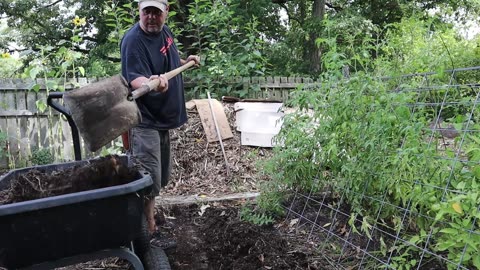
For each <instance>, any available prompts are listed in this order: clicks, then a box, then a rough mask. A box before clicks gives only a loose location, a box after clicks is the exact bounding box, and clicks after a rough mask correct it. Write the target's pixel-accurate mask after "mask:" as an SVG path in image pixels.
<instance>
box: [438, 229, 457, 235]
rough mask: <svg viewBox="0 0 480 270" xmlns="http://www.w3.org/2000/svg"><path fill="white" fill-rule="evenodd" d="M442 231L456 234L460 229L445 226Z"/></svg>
mask: <svg viewBox="0 0 480 270" xmlns="http://www.w3.org/2000/svg"><path fill="white" fill-rule="evenodd" d="M440 232H441V233H446V234H454V235H456V234H457V233H458V230H456V229H452V228H445V229H441V230H440Z"/></svg>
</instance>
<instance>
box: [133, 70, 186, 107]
mask: <svg viewBox="0 0 480 270" xmlns="http://www.w3.org/2000/svg"><path fill="white" fill-rule="evenodd" d="M193 65H195V61H193V60H191V61H188V63H186V64H185V65H183V66H179V67H178V68H176V69H174V70H171V71H169V72H167V73H165V74H163V76H165V77H166V78H167V80H170V79H171V78H173V77H175V76H177V75H178V74H180V73H182V72H183V71H185V70H186V69H188V68H190V67H191V66H193ZM159 83H160V80H159V79H155V80H149V81H148V82H147V83H146V84H145V85H143V86H142V87H140V88H138V89H135V90H134V91H132V99H137V98H139V97H141V96H143V95H145V94H146V93H148V92H150V91H151V90H152V89H155V88H157V87H158V84H159Z"/></svg>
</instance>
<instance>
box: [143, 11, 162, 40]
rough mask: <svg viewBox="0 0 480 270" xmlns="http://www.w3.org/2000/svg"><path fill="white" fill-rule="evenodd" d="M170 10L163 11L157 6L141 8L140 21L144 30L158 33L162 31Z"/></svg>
mask: <svg viewBox="0 0 480 270" xmlns="http://www.w3.org/2000/svg"><path fill="white" fill-rule="evenodd" d="M167 13H168V11H165V12H162V11H161V10H160V9H158V8H156V7H146V8H144V9H142V10H140V23H141V26H142V29H143V31H145V32H147V33H149V34H157V33H160V31H162V28H163V25H164V24H165V20H166V19H167Z"/></svg>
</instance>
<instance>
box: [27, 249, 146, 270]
mask: <svg viewBox="0 0 480 270" xmlns="http://www.w3.org/2000/svg"><path fill="white" fill-rule="evenodd" d="M110 257H117V258H120V259H125V260H127V261H129V262H130V263H131V264H132V267H133V269H135V270H144V268H143V264H142V262H141V261H140V259H139V258H138V256H137V255H135V253H133V252H132V251H131V250H130V249H127V248H117V249H105V250H100V251H96V252H92V253H88V254H80V255H76V256H72V257H67V258H62V259H59V260H56V261H52V262H44V263H40V264H36V265H32V266H29V267H25V268H21V270H49V269H54V268H58V267H63V266H67V265H73V264H78V263H83V262H88V261H93V260H100V259H105V258H110Z"/></svg>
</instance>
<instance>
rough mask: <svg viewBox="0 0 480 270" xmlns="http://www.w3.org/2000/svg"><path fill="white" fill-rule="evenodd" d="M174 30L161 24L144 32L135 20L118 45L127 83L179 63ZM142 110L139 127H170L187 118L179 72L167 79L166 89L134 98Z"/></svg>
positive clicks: (181, 122)
mask: <svg viewBox="0 0 480 270" xmlns="http://www.w3.org/2000/svg"><path fill="white" fill-rule="evenodd" d="M173 40H174V39H173V34H172V32H171V31H170V29H169V28H168V27H167V26H166V25H164V26H163V29H162V31H161V32H160V33H159V34H156V35H151V34H147V33H145V32H144V31H143V30H142V29H141V28H140V25H139V24H138V23H137V24H135V25H134V26H133V27H132V28H131V29H130V30H129V31H128V32H127V33H125V36H124V37H123V39H122V42H121V45H120V52H121V59H122V75H123V77H125V79H126V80H127V82H128V83H129V85H130V83H131V82H132V81H133V80H135V79H136V78H138V77H142V76H143V77H147V78H149V77H150V76H151V75H160V74H164V73H166V72H168V71H170V70H173V69H175V68H177V67H179V66H180V56H179V54H178V49H177V46H176V45H175V43H174V42H173ZM137 104H138V108H139V109H140V112H141V114H142V121H141V123H140V124H139V126H140V127H149V128H155V129H160V130H164V129H172V128H177V127H179V126H181V125H183V124H184V123H185V122H186V121H187V112H186V109H185V95H184V92H183V79H182V74H179V75H177V76H175V77H174V78H172V79H170V80H169V81H168V91H166V92H165V93H160V92H156V91H150V92H149V93H147V94H145V95H144V96H142V97H140V98H138V99H137Z"/></svg>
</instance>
